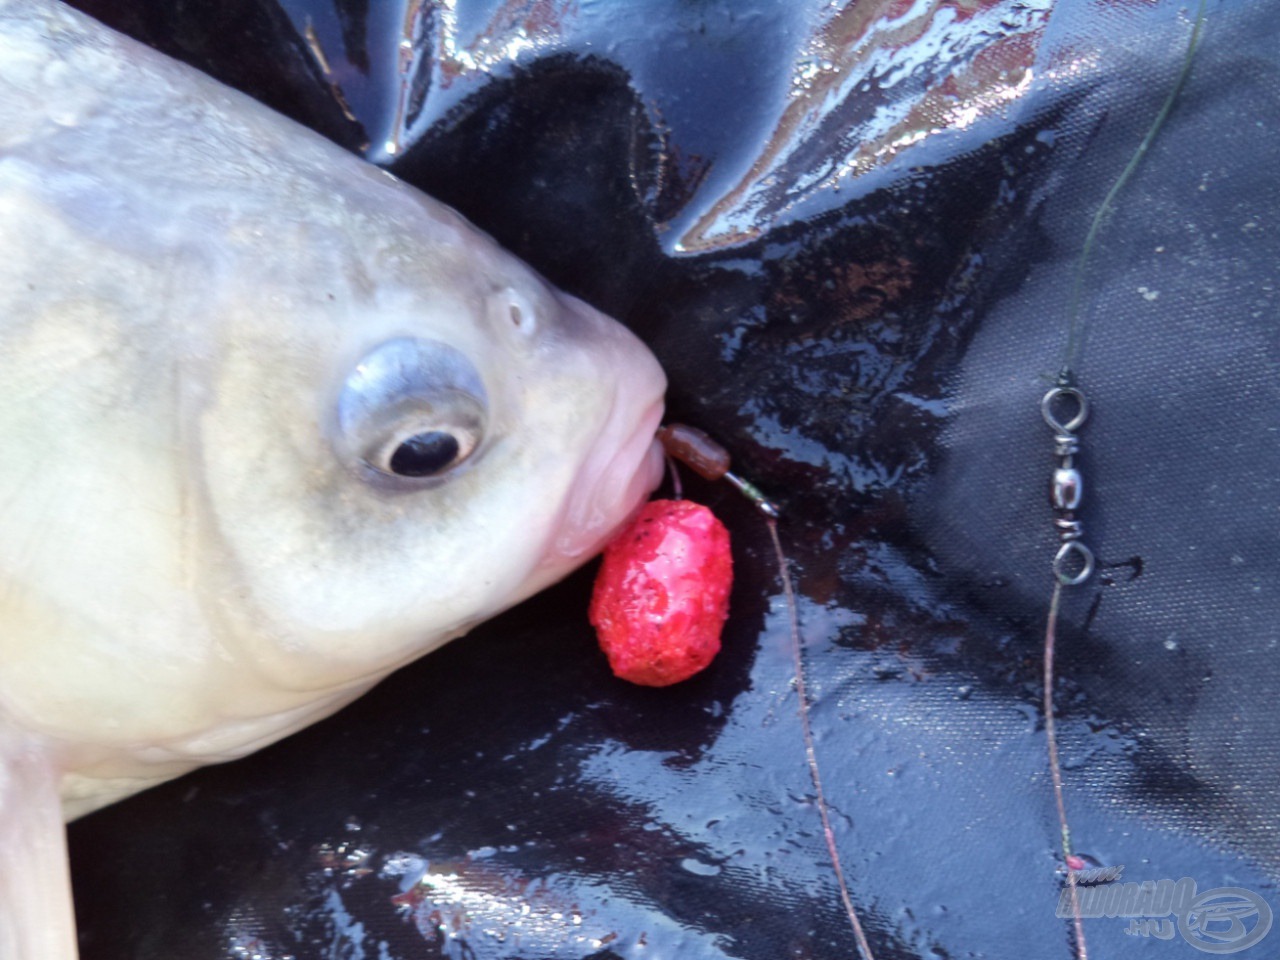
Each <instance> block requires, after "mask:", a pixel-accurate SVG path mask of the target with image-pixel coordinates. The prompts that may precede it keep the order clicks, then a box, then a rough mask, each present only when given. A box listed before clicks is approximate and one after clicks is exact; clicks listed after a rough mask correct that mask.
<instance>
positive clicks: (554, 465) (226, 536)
mask: <svg viewBox="0 0 1280 960" xmlns="http://www.w3.org/2000/svg"><path fill="white" fill-rule="evenodd" d="M0 251H2V254H3V255H2V256H0V957H3V958H4V960H71V958H74V957H75V955H76V938H75V927H74V919H73V910H72V904H71V895H70V887H69V883H68V874H67V864H66V848H65V837H64V824H65V821H66V820H68V819H72V818H75V817H77V816H80V815H82V814H84V813H87V812H89V811H92V810H94V809H97V808H99V807H101V806H103V805H105V804H107V803H110V802H113V801H115V800H118V799H120V798H122V797H125V796H128V795H130V794H132V793H134V792H136V791H138V790H142V789H145V788H147V787H149V786H151V785H153V784H157V783H160V782H162V781H165V780H168V779H170V778H173V777H175V776H178V775H180V774H182V773H185V772H187V771H189V770H191V769H193V768H195V767H197V766H200V765H203V764H209V763H218V762H223V761H228V760H232V759H235V758H237V757H241V756H244V755H246V754H248V753H250V752H252V751H254V750H257V749H259V748H260V747H263V746H265V745H267V744H269V743H272V742H274V741H275V740H277V739H279V738H281V737H284V736H286V735H288V734H289V733H291V732H293V731H295V730H297V729H299V728H301V727H303V726H305V725H307V724H309V723H312V722H313V721H315V720H318V719H320V718H322V717H324V716H327V715H328V714H330V713H332V712H334V711H335V710H337V709H338V708H340V707H342V706H343V705H345V704H346V703H348V702H350V701H351V700H353V699H354V698H356V697H358V696H360V695H361V694H362V693H364V692H366V691H367V690H369V689H370V688H371V687H373V686H374V685H375V684H376V683H377V682H378V681H379V680H380V679H381V678H382V677H384V676H386V675H387V674H388V673H389V672H391V671H393V670H395V669H396V668H398V667H400V666H401V665H403V664H405V663H408V662H409V661H411V660H414V659H416V658H417V657H419V656H421V655H422V654H424V653H426V652H428V651H429V650H431V649H434V648H436V647H438V646H440V645H441V644H443V643H445V642H446V641H448V640H451V639H454V638H456V637H459V636H461V635H463V634H465V633H466V632H467V631H468V630H469V629H470V628H472V627H473V626H475V625H476V624H478V623H480V622H481V621H484V620H486V619H488V618H490V617H492V616H494V615H495V614H497V613H498V612H500V611H502V610H504V609H506V608H508V607H510V606H512V605H514V604H516V603H518V602H520V601H521V600H523V599H525V598H527V597H529V596H531V595H532V594H534V593H536V592H538V591H540V590H542V589H543V588H545V587H547V586H548V585H550V584H552V583H554V582H556V581H558V580H559V579H561V578H562V577H564V576H565V575H567V574H568V573H569V572H570V571H572V570H573V569H575V568H576V567H578V566H579V565H581V564H582V563H584V562H585V561H586V560H588V559H589V558H590V557H592V556H593V555H595V554H596V553H597V552H598V551H599V550H600V549H601V548H602V547H603V545H604V544H605V543H606V542H607V541H608V540H609V538H610V537H611V536H612V535H613V534H614V532H615V531H617V530H618V529H619V528H621V527H622V526H623V524H624V523H626V522H627V520H628V519H629V518H630V517H631V516H632V515H634V513H635V512H636V510H637V509H638V508H639V507H640V505H641V504H642V502H643V501H644V500H645V498H646V497H647V496H648V494H649V493H650V492H651V491H652V490H653V489H654V488H655V487H656V486H657V484H658V482H659V481H660V479H661V474H662V455H661V451H660V448H659V447H658V446H657V444H656V442H655V441H654V433H655V430H656V429H657V427H658V425H659V422H660V420H661V417H662V412H663V396H664V393H665V389H666V380H665V377H664V374H663V372H662V369H661V367H660V366H659V365H658V363H657V361H656V360H655V359H654V357H653V355H652V354H651V353H650V352H649V350H648V349H647V347H645V345H644V344H643V343H642V342H641V341H640V340H639V339H638V338H637V337H636V336H635V335H634V334H632V333H631V332H630V331H628V330H627V329H626V328H625V327H624V326H622V325H621V324H619V323H617V322H615V321H614V320H611V319H609V318H608V317H606V316H604V315H603V314H601V313H599V312H598V311H596V310H595V309H594V308H592V307H590V306H588V305H587V304H585V303H583V302H582V301H580V300H577V299H575V298H574V297H572V296H569V295H567V294H565V293H562V292H559V291H557V290H556V289H554V288H553V287H551V286H550V285H549V284H548V283H547V281H545V280H544V279H542V278H541V277H540V276H539V275H538V274H537V273H535V272H534V271H533V270H532V269H531V268H529V267H527V266H526V265H524V264H523V263H521V262H520V261H519V260H517V259H516V258H515V257H514V256H512V255H511V254H509V253H507V252H505V251H504V250H502V249H501V248H499V246H498V245H497V244H496V243H494V242H493V241H492V240H491V239H490V238H489V237H487V236H486V235H485V234H484V233H482V232H481V231H480V230H478V229H476V228H475V227H473V226H472V225H470V224H469V223H468V222H467V221H465V220H464V219H463V218H462V217H461V216H460V215H459V214H457V213H456V212H454V211H453V210H451V209H449V208H448V207H446V206H444V205H443V204H441V203H438V202H436V201H434V200H432V199H430V198H428V197H427V196H425V195H423V194H422V193H420V192H418V191H416V190H415V189H413V188H412V187H410V186H408V185H406V184H405V183H403V182H402V181H400V180H398V179H397V178H395V177H394V176H392V175H391V174H390V173H388V172H386V171H384V170H382V169H380V168H378V167H375V166H373V165H372V164H369V163H367V162H365V161H364V160H362V159H360V158H359V157H356V156H354V155H352V154H349V153H347V152H345V151H343V150H342V149H340V148H339V147H337V146H336V145H334V144H332V143H330V142H328V141H327V140H325V139H323V138H322V137H320V136H318V135H316V134H314V133H312V132H311V131H308V130H306V129H305V128H303V127H301V126H299V125H298V124H296V123H294V122H292V121H290V120H288V119H286V118H284V117H281V116H279V115H278V114H276V113H274V112H272V111H271V110H269V109H268V108H266V107H265V106H263V105H261V104H259V103H257V102H256V101H254V100H252V99H250V98H249V97H247V96H244V95H243V94H240V93H238V92H235V91H233V90H230V89H228V88H226V87H224V86H222V85H221V84H219V83H217V82H216V81H214V80H212V79H211V78H209V77H206V76H204V75H203V74H201V73H199V72H198V71H196V70H193V69H191V68H189V67H187V66H184V65H182V64H179V63H177V62H176V61H173V60H171V59H168V58H167V57H165V56H163V55H161V54H159V53H157V52H155V51H152V50H150V49H149V48H146V47H144V46H142V45H140V44H138V43H136V42H134V41H132V40H130V39H128V38H126V37H123V36H121V35H119V34H117V33H114V32H112V31H110V30H109V29H107V28H106V27H104V26H103V25H101V24H99V23H97V22H96V21H94V20H92V19H91V18H89V17H88V16H85V15H84V14H81V13H79V12H77V11H75V10H72V9H71V8H69V7H66V6H64V5H63V4H61V3H59V2H56V0H0ZM584 616H585V611H584Z"/></svg>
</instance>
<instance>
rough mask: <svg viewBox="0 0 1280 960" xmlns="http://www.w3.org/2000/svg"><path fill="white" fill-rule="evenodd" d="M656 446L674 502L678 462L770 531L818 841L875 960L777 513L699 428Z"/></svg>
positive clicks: (679, 429) (666, 431)
mask: <svg viewBox="0 0 1280 960" xmlns="http://www.w3.org/2000/svg"><path fill="white" fill-rule="evenodd" d="M658 440H659V441H660V442H661V444H662V449H663V452H664V454H665V455H666V458H667V466H668V467H669V468H670V470H671V480H672V483H673V485H674V487H675V491H676V497H677V499H678V498H679V497H680V493H679V491H680V485H679V484H680V478H679V476H678V475H677V472H676V468H675V461H677V460H678V461H680V462H681V463H683V464H685V465H686V466H687V467H689V468H690V469H691V470H693V471H694V472H695V473H697V474H698V475H699V476H701V477H702V478H704V479H706V480H712V481H714V480H727V481H729V483H731V484H732V485H733V486H734V487H735V488H737V490H738V492H739V493H741V494H742V495H743V496H744V497H746V498H747V499H748V500H749V501H750V502H751V505H752V506H754V507H755V509H756V512H758V513H759V514H760V516H761V517H762V518H763V519H764V523H765V526H766V527H768V529H769V538H770V539H771V540H772V541H773V552H774V556H775V557H776V558H777V560H778V578H779V579H780V580H781V581H782V592H783V596H784V597H785V598H786V603H787V625H788V632H789V634H790V641H791V656H792V660H793V661H794V664H795V677H796V681H795V682H796V695H797V697H798V698H799V701H800V708H799V714H800V731H801V734H802V736H803V738H804V756H805V763H806V765H807V766H808V768H809V779H810V780H811V781H812V783H813V793H814V803H815V805H816V806H817V809H818V818H819V819H820V820H821V821H822V835H823V837H824V839H825V840H826V845H827V855H828V856H829V857H830V859H831V867H832V869H833V870H834V871H835V876H836V885H837V887H838V888H839V890H840V902H841V904H842V905H843V906H844V911H845V915H846V916H848V918H849V926H851V927H852V928H853V939H854V941H855V943H856V944H857V947H858V956H859V957H861V958H862V960H875V955H874V954H872V952H871V945H870V944H869V943H868V942H867V935H866V933H865V932H864V931H863V929H862V923H861V921H860V920H859V919H858V911H857V909H856V908H855V907H854V905H853V897H852V896H851V895H850V893H849V884H848V882H847V881H846V880H845V875H844V867H843V866H842V864H841V862H840V850H839V848H838V847H837V846H836V834H835V830H834V828H833V827H832V826H831V812H830V809H829V808H828V805H827V794H826V791H825V790H824V789H823V786H822V771H821V770H820V769H819V767H818V751H817V749H816V747H815V746H814V740H813V725H812V723H811V721H810V718H809V689H808V684H807V683H806V682H805V671H804V651H803V648H802V645H801V642H800V611H799V605H798V604H797V603H796V594H795V589H794V587H793V586H792V584H791V572H790V568H789V567H788V566H787V558H786V555H785V554H784V553H783V550H782V539H781V537H779V536H778V517H779V516H781V511H780V510H779V509H778V507H777V505H776V504H774V503H773V501H771V500H770V499H769V498H768V497H766V496H765V495H764V494H763V493H762V492H761V491H760V489H759V488H758V487H756V486H755V484H753V483H751V482H750V481H748V480H745V479H743V478H742V477H739V476H737V475H736V474H734V473H733V472H732V471H731V470H730V469H729V466H730V461H729V451H728V450H726V449H725V448H724V447H722V446H721V445H720V444H719V443H717V442H716V441H715V440H713V439H711V437H709V436H708V435H707V434H706V433H704V432H703V431H701V430H699V429H698V428H696V427H690V426H687V425H686V424H683V423H673V424H669V425H667V426H664V427H662V428H661V429H660V430H659V431H658Z"/></svg>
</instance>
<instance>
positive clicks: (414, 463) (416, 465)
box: [390, 430, 459, 477]
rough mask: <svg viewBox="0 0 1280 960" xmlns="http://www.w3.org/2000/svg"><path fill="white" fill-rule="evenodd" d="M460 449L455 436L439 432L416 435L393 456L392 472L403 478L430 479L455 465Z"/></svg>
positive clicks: (404, 442) (399, 447)
mask: <svg viewBox="0 0 1280 960" xmlns="http://www.w3.org/2000/svg"><path fill="white" fill-rule="evenodd" d="M458 449H459V448H458V440H457V438H456V437H454V436H453V434H450V433H442V432H440V431H439V430H432V431H430V432H429V433H415V434H414V435H413V436H412V437H409V439H407V440H405V441H403V442H402V443H401V444H400V446H398V447H396V451H395V453H393V454H392V455H391V463H390V467H391V472H392V473H395V474H398V475H400V476H402V477H429V476H431V475H432V474H433V473H439V472H440V471H441V470H443V469H444V468H445V467H447V466H449V464H451V463H453V461H454V460H456V459H457V457H458Z"/></svg>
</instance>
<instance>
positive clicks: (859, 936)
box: [764, 515, 875, 960]
mask: <svg viewBox="0 0 1280 960" xmlns="http://www.w3.org/2000/svg"><path fill="white" fill-rule="evenodd" d="M764 522H765V526H767V527H768V528H769V536H770V538H771V539H772V540H773V550H774V554H775V555H776V556H777V558H778V576H779V577H781V579H782V592H783V594H784V595H785V596H786V599H787V616H788V621H789V624H790V628H791V656H792V658H793V659H794V660H795V670H796V696H798V697H799V699H800V729H801V731H802V732H803V734H804V756H805V761H806V762H807V763H808V765H809V779H810V780H812V781H813V793H814V800H815V802H816V804H817V807H818V817H819V818H820V819H821V820H822V835H823V837H825V838H826V842H827V854H828V856H829V857H830V858H831V866H832V868H833V869H834V870H835V874H836V884H837V885H838V886H839V888H840V902H841V903H842V904H844V910H845V913H846V914H847V915H848V917H849V925H850V926H851V927H852V928H853V939H854V940H855V941H856V942H857V944H858V955H859V956H860V957H862V960H875V957H874V956H873V955H872V953H871V945H870V944H869V943H868V942H867V935H866V933H864V932H863V930H862V923H861V922H860V921H859V920H858V911H857V910H856V909H855V908H854V906H853V898H852V897H851V896H850V895H849V884H848V883H847V882H846V881H845V878H844V868H843V867H842V866H841V865H840V850H839V848H837V847H836V834H835V831H834V830H833V829H832V828H831V814H830V812H829V811H828V809H827V796H826V793H825V792H824V791H823V789H822V773H821V771H820V770H819V769H818V752H817V750H816V749H815V748H814V743H813V728H812V726H811V724H810V722H809V693H808V688H807V686H806V684H805V674H804V652H803V650H802V649H801V645H800V615H799V609H798V607H797V605H796V595H795V591H794V590H793V589H792V587H791V573H790V571H789V570H788V568H787V558H786V557H785V556H784V555H783V552H782V540H781V539H780V538H779V537H778V521H777V519H776V518H775V517H771V516H767V515H766V516H765V521H764Z"/></svg>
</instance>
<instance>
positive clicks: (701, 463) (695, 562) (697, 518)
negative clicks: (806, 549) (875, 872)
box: [591, 423, 874, 960]
mask: <svg viewBox="0 0 1280 960" xmlns="http://www.w3.org/2000/svg"><path fill="white" fill-rule="evenodd" d="M658 440H659V442H660V443H661V444H662V447H663V450H664V451H665V452H666V455H667V457H668V463H669V464H673V462H674V461H677V460H678V461H679V462H681V463H683V464H685V465H686V466H687V467H689V469H691V470H693V471H694V472H695V473H697V474H698V475H699V476H701V477H703V478H704V479H706V480H712V481H715V480H720V479H724V480H727V481H728V482H729V483H731V484H732V485H733V486H734V487H735V488H737V490H738V491H739V492H740V493H742V495H743V496H745V497H746V498H747V499H748V500H749V501H751V503H752V505H753V506H754V507H755V508H756V510H757V511H758V512H759V513H760V515H761V516H762V517H763V518H764V521H765V525H766V526H767V527H768V528H769V537H770V539H771V540H772V542H773V548H774V552H775V555H776V557H777V560H778V575H779V577H780V578H781V580H782V587H783V592H784V594H785V596H786V602H787V615H788V626H789V632H790V637H791V650H792V657H793V659H794V662H795V676H796V679H795V683H796V694H797V696H798V698H799V715H800V727H801V732H802V734H803V737H804V748H805V761H806V764H807V765H808V768H809V778H810V781H811V782H812V783H813V790H814V798H815V801H816V803H815V806H816V807H817V811H818V816H819V819H820V820H821V821H822V832H823V837H824V839H825V841H826V846H827V854H828V856H829V857H830V858H831V865H832V869H833V871H834V872H835V876H836V883H837V886H838V888H839V890H840V902H841V904H842V905H843V906H844V910H845V913H846V915H847V916H848V918H849V924H850V926H851V927H852V929H853V936H854V941H855V943H856V945H857V951H858V956H859V957H861V958H862V960H874V956H873V954H872V953H871V946H870V944H869V943H868V941H867V936H866V933H865V932H864V931H863V929H862V923H861V922H860V921H859V919H858V913H857V910H856V909H855V908H854V905H853V898H852V896H851V895H850V893H849V885H848V882H847V881H846V880H845V875H844V868H843V867H842V865H841V861H840V852H839V849H838V847H837V846H836V838H835V830H834V829H833V828H832V825H831V815H830V811H829V808H828V804H827V799H826V793H825V791H824V790H823V786H822V775H821V772H820V770H819V768H818V755H817V751H816V749H815V747H814V740H813V730H812V726H811V723H810V719H809V693H808V688H807V685H806V683H805V672H804V657H803V653H802V650H801V646H800V623H799V616H798V613H797V607H796V598H795V591H794V590H793V588H792V585H791V575H790V573H789V571H788V569H787V561H786V557H785V555H784V554H783V552H782V541H781V539H780V538H779V536H778V524H777V520H778V517H779V516H780V515H781V511H780V510H779V509H778V506H777V505H776V504H775V503H773V501H771V500H770V499H769V498H768V497H766V496H765V495H764V494H763V493H762V492H761V491H760V489H759V488H758V487H756V486H755V485H754V484H752V483H751V482H749V481H747V480H744V479H743V478H742V477H740V476H738V475H736V474H735V473H733V472H732V471H731V470H730V469H729V468H730V459H729V452H728V451H727V450H725V448H724V447H722V446H721V445H720V444H719V443H717V442H716V441H714V440H712V439H711V437H709V436H708V435H707V434H706V433H704V432H703V431H701V430H699V429H697V428H696V427H690V426H686V425H685V424H680V423H677V424H669V425H667V426H664V427H662V428H661V429H660V430H659V431H658ZM671 475H672V484H673V486H674V488H675V490H676V496H677V498H679V497H680V487H679V477H678V476H677V474H676V471H675V467H674V465H672V470H671ZM732 577H733V572H732V563H731V560H730V557H729V534H728V531H726V530H725V529H724V526H723V524H721V523H720V521H719V520H717V519H716V518H715V517H714V516H713V515H712V513H711V511H710V510H708V509H707V508H706V507H704V506H702V505H701V504H695V503H692V502H690V501H688V500H684V499H676V500H654V501H651V502H650V503H648V504H647V505H646V506H645V508H644V510H642V511H641V513H640V515H639V516H638V517H637V519H636V520H635V522H634V523H632V525H631V526H630V527H628V528H627V529H626V530H624V531H623V532H622V534H621V535H620V536H618V537H617V538H616V539H615V540H614V541H613V542H612V543H610V544H609V546H608V547H606V548H605V555H604V562H603V564H602V565H601V567H600V573H599V575H598V577H597V579H596V585H595V592H594V593H593V595H592V600H591V622H592V624H593V625H594V626H595V627H596V632H597V635H598V637H599V639H600V646H601V648H602V649H603V650H604V651H605V654H606V656H608V658H609V663H610V666H611V667H612V668H613V671H614V674H615V675H616V676H618V677H621V678H622V679H625V680H630V681H632V682H633V683H639V684H643V685H647V686H666V685H668V684H671V683H676V682H678V681H680V680H683V679H686V678H687V677H690V676H692V675H693V674H695V673H697V672H699V671H700V670H702V669H703V668H705V667H706V666H707V664H709V663H710V662H711V658H712V657H714V656H715V654H716V652H718V651H719V649H720V632H721V629H722V627H723V625H724V621H725V619H726V618H727V617H728V600H729V588H730V586H731V582H732Z"/></svg>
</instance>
